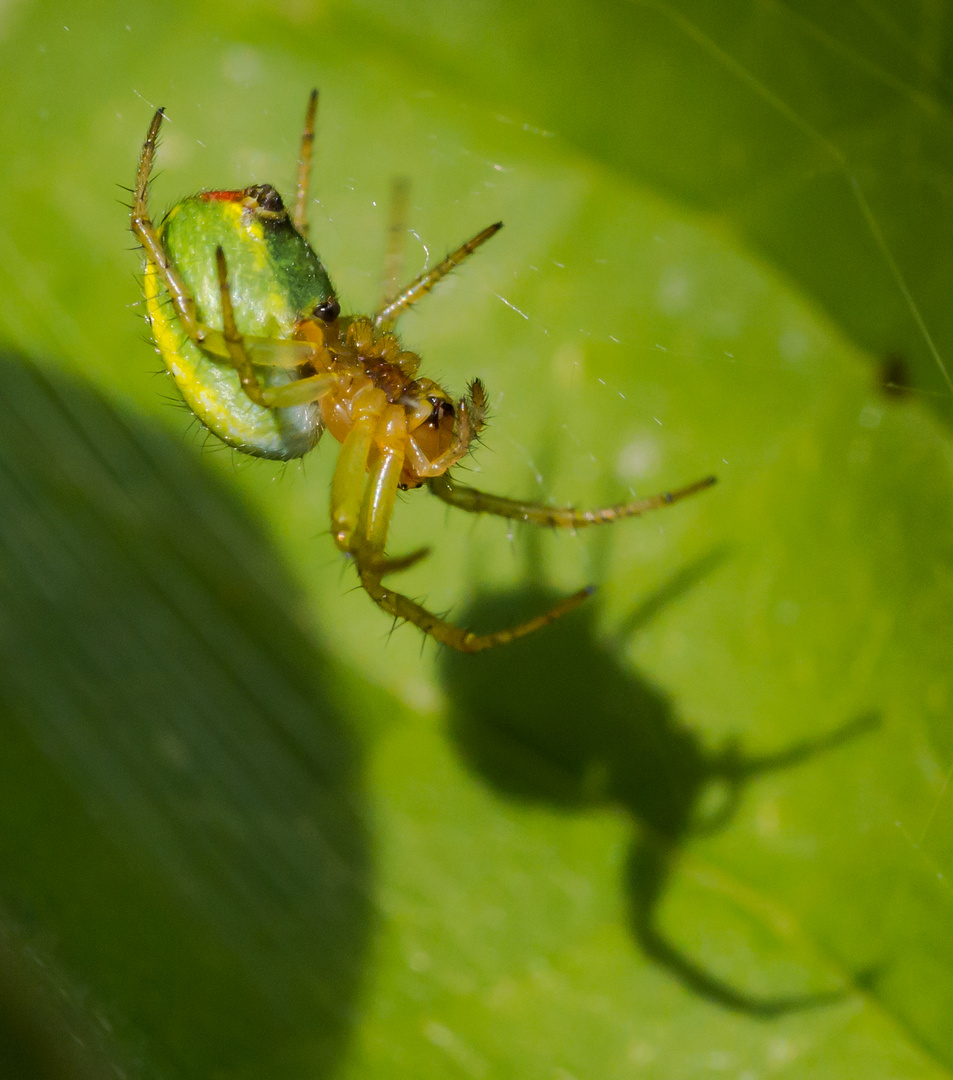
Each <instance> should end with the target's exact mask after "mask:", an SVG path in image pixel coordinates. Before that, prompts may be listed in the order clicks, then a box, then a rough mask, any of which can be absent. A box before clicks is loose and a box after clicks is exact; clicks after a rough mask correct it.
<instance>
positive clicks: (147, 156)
mask: <svg viewBox="0 0 953 1080" xmlns="http://www.w3.org/2000/svg"><path fill="white" fill-rule="evenodd" d="M164 116H165V109H159V110H158V111H157V112H156V114H155V116H153V118H152V123H151V124H150V125H149V132H148V134H147V135H146V141H145V142H144V143H143V144H142V153H141V154H140V155H139V168H138V169H137V170H136V189H135V192H134V193H133V202H132V217H131V221H130V225H131V227H132V231H133V233H134V234H135V236H136V239H137V240H138V241H139V243H140V244H142V246H143V248H144V249H145V252H146V258H147V259H148V260H149V263H150V264H151V265H152V266H154V267H155V268H156V271H157V273H158V274H159V276H160V277H161V278H162V283H163V285H165V287H166V289H167V291H168V293H169V296H170V297H171V298H172V304H173V306H174V307H175V312H176V315H178V317H179V321H180V322H181V324H182V328H183V330H185V332H186V334H188V336H189V339H190V340H191V341H192V342H194V343H195V344H196V345H198V346H200V347H201V346H202V343H203V341H204V339H205V330H204V328H203V327H202V326H201V325H200V324H199V322H198V320H197V319H196V317H195V303H194V301H193V300H192V297H191V296H190V295H189V291H188V289H186V287H185V285H184V283H183V282H182V279H181V278H180V277H179V275H178V274H177V273H176V271H175V268H174V267H173V266H172V264H171V263H170V262H169V259H168V256H167V255H166V253H165V249H164V248H163V247H162V241H161V240H160V239H159V234H158V232H156V228H155V225H153V224H152V219H151V218H150V217H149V206H148V193H149V177H150V175H151V173H152V162H153V161H154V159H155V154H156V140H157V139H158V137H159V128H160V127H161V126H162V118H163V117H164Z"/></svg>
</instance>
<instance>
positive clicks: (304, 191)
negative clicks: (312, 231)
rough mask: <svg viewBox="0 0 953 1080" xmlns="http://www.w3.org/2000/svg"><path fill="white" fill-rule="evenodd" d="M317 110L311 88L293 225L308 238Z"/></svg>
mask: <svg viewBox="0 0 953 1080" xmlns="http://www.w3.org/2000/svg"><path fill="white" fill-rule="evenodd" d="M317 111H318V92H317V90H312V91H311V95H310V97H309V98H308V108H307V110H306V112H305V114H304V131H302V133H301V149H300V151H299V152H298V184H297V187H296V188H295V191H296V198H295V214H294V227H295V228H296V229H297V230H298V232H299V233H301V235H302V236H303V237H304V238H305V239H306V240H307V238H308V231H309V227H308V187H309V185H310V183H311V152H312V150H313V149H314V118H315V115H316V113H317Z"/></svg>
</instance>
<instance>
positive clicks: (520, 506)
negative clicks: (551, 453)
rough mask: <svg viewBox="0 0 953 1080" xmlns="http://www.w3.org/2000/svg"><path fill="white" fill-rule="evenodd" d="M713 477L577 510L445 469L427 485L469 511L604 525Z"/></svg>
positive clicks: (534, 521) (536, 521) (685, 493)
mask: <svg viewBox="0 0 953 1080" xmlns="http://www.w3.org/2000/svg"><path fill="white" fill-rule="evenodd" d="M716 479H717V478H716V477H714V476H706V477H704V478H703V479H701V480H696V481H695V483H694V484H689V485H688V486H687V487H683V488H678V489H677V490H676V491H665V492H662V494H660V495H649V496H647V497H646V498H644V499H633V500H632V501H631V502H627V503H619V504H618V505H616V506H603V507H601V508H599V509H597V510H576V509H574V508H573V507H571V506H546V505H544V504H543V503H534V502H523V501H521V500H520V499H507V498H504V497H503V496H501V495H488V494H486V493H485V492H483V491H477V489H476V488H472V487H467V485H466V484H457V483H455V482H454V481H453V480H451V478H450V477H449V475H448V474H447V473H444V474H443V475H442V476H434V477H431V478H430V479H429V480H428V481H427V486H428V487H429V488H430V490H431V491H432V492H433V493H434V495H436V496H437V498H438V499H443V501H444V502H445V503H449V504H450V505H451V506H456V507H457V508H458V509H460V510H466V511H467V512H468V513H470V514H495V515H496V516H497V517H503V518H512V519H513V520H514V521H526V522H529V524H531V525H548V526H550V527H552V528H557V529H585V528H587V527H588V526H590V525H606V524H608V523H609V522H612V521H619V520H620V519H622V518H630V517H639V516H640V515H642V514H645V513H648V511H650V510H658V509H659V508H660V507H663V506H671V505H672V504H673V503H677V502H680V501H681V500H682V499H687V498H688V497H689V495H694V494H696V493H697V492H699V491H704V489H705V488H708V487H711V486H712V484H714V483H716Z"/></svg>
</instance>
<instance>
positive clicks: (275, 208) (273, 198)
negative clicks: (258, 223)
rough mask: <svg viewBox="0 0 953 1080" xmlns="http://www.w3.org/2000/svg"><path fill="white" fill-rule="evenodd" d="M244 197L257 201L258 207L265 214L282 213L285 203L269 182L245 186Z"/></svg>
mask: <svg viewBox="0 0 953 1080" xmlns="http://www.w3.org/2000/svg"><path fill="white" fill-rule="evenodd" d="M245 197H246V198H248V199H254V200H255V202H256V203H258V209H259V210H264V211H265V213H266V214H283V213H284V210H285V204H284V203H283V202H282V201H281V196H280V195H279V194H278V192H277V190H276V189H275V188H273V187H272V186H271V184H256V185H255V186H254V187H250V188H245Z"/></svg>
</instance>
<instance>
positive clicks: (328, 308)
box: [311, 296, 341, 323]
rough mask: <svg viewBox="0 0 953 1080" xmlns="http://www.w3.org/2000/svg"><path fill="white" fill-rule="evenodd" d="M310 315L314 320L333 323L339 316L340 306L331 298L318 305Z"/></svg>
mask: <svg viewBox="0 0 953 1080" xmlns="http://www.w3.org/2000/svg"><path fill="white" fill-rule="evenodd" d="M311 314H312V315H313V316H314V317H315V318H316V319H320V320H321V322H325V323H333V322H334V320H335V319H336V318H337V317H338V315H340V314H341V305H340V304H339V303H338V302H337V300H336V299H335V298H334V297H333V296H332V297H331V298H330V300H325V301H324V302H323V303H320V304H318V305H317V307H315V309H314V311H312V312H311Z"/></svg>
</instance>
